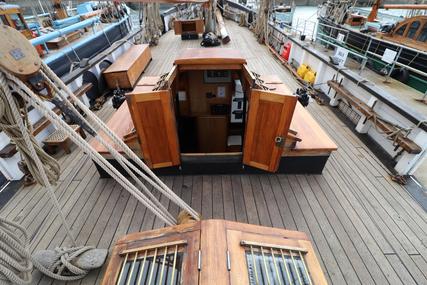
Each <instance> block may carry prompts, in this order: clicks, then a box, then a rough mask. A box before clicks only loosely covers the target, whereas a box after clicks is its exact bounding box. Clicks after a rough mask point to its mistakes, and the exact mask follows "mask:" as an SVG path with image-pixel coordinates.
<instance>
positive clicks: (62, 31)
mask: <svg viewBox="0 0 427 285" xmlns="http://www.w3.org/2000/svg"><path fill="white" fill-rule="evenodd" d="M98 21H99V17H93V18H90V19H87V20H84V21H81V22H78V23H76V24H74V25H71V26H68V27H65V28H63V29H60V30H56V31H54V32H51V33H49V34H46V35H42V36H40V37H37V38H35V39H32V40H30V42H31V44H32V45H33V46H36V45H41V44H44V43H46V42H48V41H50V40H53V39H56V38H58V37H60V36H64V35H67V34H69V33H72V32H74V31H77V30H80V29H83V28H86V27H88V26H92V25H94V24H95V23H96V22H98Z"/></svg>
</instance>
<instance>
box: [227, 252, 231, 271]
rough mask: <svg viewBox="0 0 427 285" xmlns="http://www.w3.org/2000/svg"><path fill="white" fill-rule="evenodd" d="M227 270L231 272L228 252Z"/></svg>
mask: <svg viewBox="0 0 427 285" xmlns="http://www.w3.org/2000/svg"><path fill="white" fill-rule="evenodd" d="M227 270H228V271H231V261H230V252H229V251H228V250H227Z"/></svg>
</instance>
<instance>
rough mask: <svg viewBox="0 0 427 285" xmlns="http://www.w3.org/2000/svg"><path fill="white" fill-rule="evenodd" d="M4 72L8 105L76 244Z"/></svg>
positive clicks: (1, 84) (0, 80)
mask: <svg viewBox="0 0 427 285" xmlns="http://www.w3.org/2000/svg"><path fill="white" fill-rule="evenodd" d="M3 72H4V71H3V70H2V72H1V73H0V87H1V88H2V89H3V95H4V97H6V100H7V102H8V106H9V107H10V109H11V111H12V115H13V117H14V119H15V122H16V123H17V125H18V127H19V130H20V132H21V134H22V137H23V139H24V141H25V144H26V147H27V148H28V151H29V153H30V154H31V156H32V159H33V160H34V162H35V165H36V167H37V168H38V170H39V173H40V178H41V181H42V182H43V184H44V185H43V186H45V187H46V189H47V191H48V194H49V196H50V198H51V202H52V204H53V206H54V207H55V208H56V210H57V211H58V213H59V216H60V218H61V220H62V223H63V225H64V228H65V230H66V232H67V235H68V236H69V238H70V239H71V241H72V243H73V245H74V246H76V244H77V243H76V239H75V237H74V235H73V233H72V232H71V228H70V226H69V225H68V223H67V221H66V219H65V215H64V213H63V212H62V210H61V206H60V205H59V202H58V199H57V198H56V196H55V192H54V190H53V188H52V185H51V184H50V181H49V179H48V177H47V174H46V172H45V169H44V167H43V164H42V162H41V160H40V158H39V156H38V155H37V152H36V150H35V148H34V145H33V143H32V142H31V139H30V135H29V133H28V130H27V128H26V127H25V126H24V123H23V121H22V118H21V115H20V112H19V110H18V107H17V106H16V103H15V101H14V99H13V95H12V92H11V90H10V89H9V85H8V84H7V80H6V76H5V74H4V73H3ZM4 103H5V102H4Z"/></svg>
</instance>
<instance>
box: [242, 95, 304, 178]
mask: <svg viewBox="0 0 427 285" xmlns="http://www.w3.org/2000/svg"><path fill="white" fill-rule="evenodd" d="M296 102H297V97H296V96H294V95H291V94H284V93H278V92H270V91H265V90H258V89H253V90H252V91H251V96H250V98H249V113H248V119H247V125H246V131H245V143H244V147H243V163H244V164H246V165H249V166H252V167H256V168H259V169H262V170H265V171H270V172H275V171H276V170H277V168H278V167H279V162H280V158H281V156H282V152H283V146H284V144H285V138H286V135H287V133H288V131H289V126H290V124H291V120H292V116H293V113H294V109H295V105H296Z"/></svg>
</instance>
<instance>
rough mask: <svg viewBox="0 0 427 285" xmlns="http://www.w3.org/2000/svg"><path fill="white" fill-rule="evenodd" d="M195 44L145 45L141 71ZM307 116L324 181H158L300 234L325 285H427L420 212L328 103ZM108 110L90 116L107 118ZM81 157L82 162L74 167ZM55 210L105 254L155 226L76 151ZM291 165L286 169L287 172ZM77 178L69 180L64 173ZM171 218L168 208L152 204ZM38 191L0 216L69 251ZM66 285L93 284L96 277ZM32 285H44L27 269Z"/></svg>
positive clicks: (236, 216) (34, 245) (227, 213)
mask: <svg viewBox="0 0 427 285" xmlns="http://www.w3.org/2000/svg"><path fill="white" fill-rule="evenodd" d="M228 29H229V31H230V36H231V42H230V44H229V45H228V46H229V47H234V48H238V49H240V50H241V51H242V53H243V54H244V56H245V57H246V58H247V59H248V62H249V66H250V68H251V69H252V70H254V71H256V72H257V73H261V74H272V73H274V74H277V75H278V76H279V77H280V78H281V79H282V80H284V82H286V83H288V84H289V85H290V86H291V88H295V87H297V85H296V83H295V81H294V80H293V79H292V78H291V76H290V75H289V74H288V72H287V71H285V69H284V68H282V67H281V66H280V64H279V63H277V62H276V61H275V59H274V58H273V57H272V56H271V55H270V54H269V51H268V49H267V48H266V47H265V46H261V45H259V44H258V43H257V42H256V41H255V38H254V37H253V36H252V34H251V33H250V32H249V31H248V30H246V29H243V28H240V27H238V26H237V25H236V24H234V23H230V22H228ZM198 45H199V41H181V40H180V38H179V36H175V35H174V34H173V32H169V33H168V34H166V35H165V36H164V37H162V38H161V40H160V45H159V46H158V47H156V48H153V50H152V54H153V61H152V62H151V63H150V65H149V66H148V68H147V70H146V72H145V74H147V75H158V74H160V73H162V72H166V71H168V70H169V69H170V66H171V63H172V62H173V59H174V58H175V54H176V52H177V51H178V50H179V49H181V48H184V47H192V46H193V47H195V46H198ZM308 109H309V111H310V112H311V113H312V114H313V115H314V117H315V118H316V119H317V120H318V121H319V123H320V124H321V125H322V126H323V127H324V129H325V130H326V131H327V132H328V134H329V135H330V136H331V137H332V138H333V139H334V140H335V142H336V143H337V145H338V148H339V149H338V151H337V152H334V153H333V154H332V156H331V158H330V159H329V161H328V163H327V165H326V168H325V170H324V173H323V175H220V176H169V177H162V179H163V180H164V181H165V182H166V184H168V185H169V186H170V187H172V188H173V190H174V191H175V192H176V193H177V194H178V195H180V196H181V197H182V198H183V199H184V200H185V201H187V202H188V203H190V204H191V206H192V207H194V209H196V210H197V211H199V212H201V214H202V216H203V218H205V219H209V218H225V219H228V220H235V221H241V222H247V223H252V224H261V225H265V226H274V227H283V228H287V229H295V230H299V231H303V232H306V233H307V234H308V235H309V236H310V237H311V239H312V241H313V245H314V247H315V249H316V252H317V255H318V257H319V260H320V262H321V264H322V267H323V269H324V272H325V275H326V276H327V278H328V280H329V281H330V282H331V283H332V284H388V283H391V284H427V214H426V212H425V211H424V210H423V209H422V208H421V207H420V206H419V205H418V204H417V203H416V202H415V201H414V200H413V199H412V198H411V197H410V195H409V194H408V193H407V192H406V190H405V189H404V188H403V187H401V186H399V185H397V184H395V183H393V182H392V181H391V180H390V179H389V175H388V171H387V170H386V168H385V167H384V166H383V165H382V164H381V163H380V162H379V160H378V159H377V158H376V157H375V156H374V154H373V153H372V152H371V151H370V150H369V149H368V148H367V147H366V146H365V145H364V144H363V143H362V142H361V141H360V140H359V139H358V138H357V137H356V136H355V135H354V134H353V133H352V131H351V130H350V129H349V128H348V127H347V126H346V125H345V124H344V123H342V122H341V121H340V119H338V118H337V117H336V116H335V115H334V113H333V112H332V111H331V110H330V109H329V107H327V106H319V105H317V104H316V103H315V102H314V103H311V104H310V106H309V107H308ZM111 113H112V109H111V107H109V106H106V107H104V108H103V109H102V110H101V111H99V112H98V115H99V116H100V117H101V118H103V119H107V118H108V117H109V116H110V115H111ZM82 159H83V160H82ZM59 160H60V163H61V165H62V166H63V174H62V177H61V181H60V183H59V185H58V186H57V188H56V193H57V195H58V197H59V200H60V204H61V205H62V207H63V209H64V212H65V213H66V215H67V220H68V222H69V223H70V224H71V225H72V229H73V231H74V233H75V235H77V237H78V242H79V243H80V244H87V245H95V246H97V247H100V248H111V246H112V245H113V244H114V242H115V241H116V240H117V239H118V238H119V237H120V236H123V235H124V234H126V233H130V232H135V231H141V230H147V229H152V228H159V227H162V226H164V225H163V223H162V222H161V221H160V220H159V219H157V218H155V217H154V216H153V214H152V213H150V212H148V211H146V209H145V207H143V206H142V205H141V204H140V203H138V202H137V201H136V199H134V198H132V197H130V195H129V194H128V193H127V192H125V191H124V190H123V189H122V188H121V187H120V186H118V185H117V183H115V182H114V181H113V180H111V179H99V176H98V174H97V172H96V169H95V166H94V164H93V163H92V161H90V160H88V159H87V158H86V157H85V156H84V155H83V153H82V152H81V151H78V150H75V146H73V153H72V154H71V155H65V156H63V157H61V158H60V159H59ZM290 167H292V166H291V165H290ZM76 171H77V174H76V175H75V177H73V174H74V173H75V172H76ZM160 199H161V201H162V202H163V203H164V204H165V205H166V206H167V207H169V209H170V211H171V212H172V213H173V214H177V213H178V209H177V207H175V206H173V205H171V204H169V201H168V200H167V199H165V198H163V197H160ZM51 208H52V207H51V206H50V203H49V200H48V197H47V193H46V191H45V190H44V189H41V188H40V187H38V186H35V187H30V188H24V189H21V190H19V191H18V193H17V194H16V195H15V196H14V197H13V198H12V199H11V200H10V202H9V203H8V204H7V205H5V206H4V207H3V209H1V211H0V214H1V215H2V216H5V217H7V218H10V219H13V220H14V221H17V222H19V223H21V225H23V226H24V227H26V228H27V230H28V232H29V233H30V236H31V250H36V249H44V248H54V247H55V246H58V245H61V244H64V245H65V244H69V241H68V240H67V239H66V238H65V234H64V231H63V229H62V228H61V224H60V222H59V219H58V218H57V215H56V213H52V212H50V210H51ZM104 269H105V267H104V268H103V269H102V270H100V271H94V272H91V273H90V275H89V276H87V277H86V278H85V279H83V280H81V281H78V282H73V283H69V284H99V283H100V281H101V278H102V276H103V270H104ZM33 276H34V281H33V284H64V283H63V282H53V281H52V280H51V279H49V278H46V277H43V276H41V275H40V273H38V272H34V274H33Z"/></svg>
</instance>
